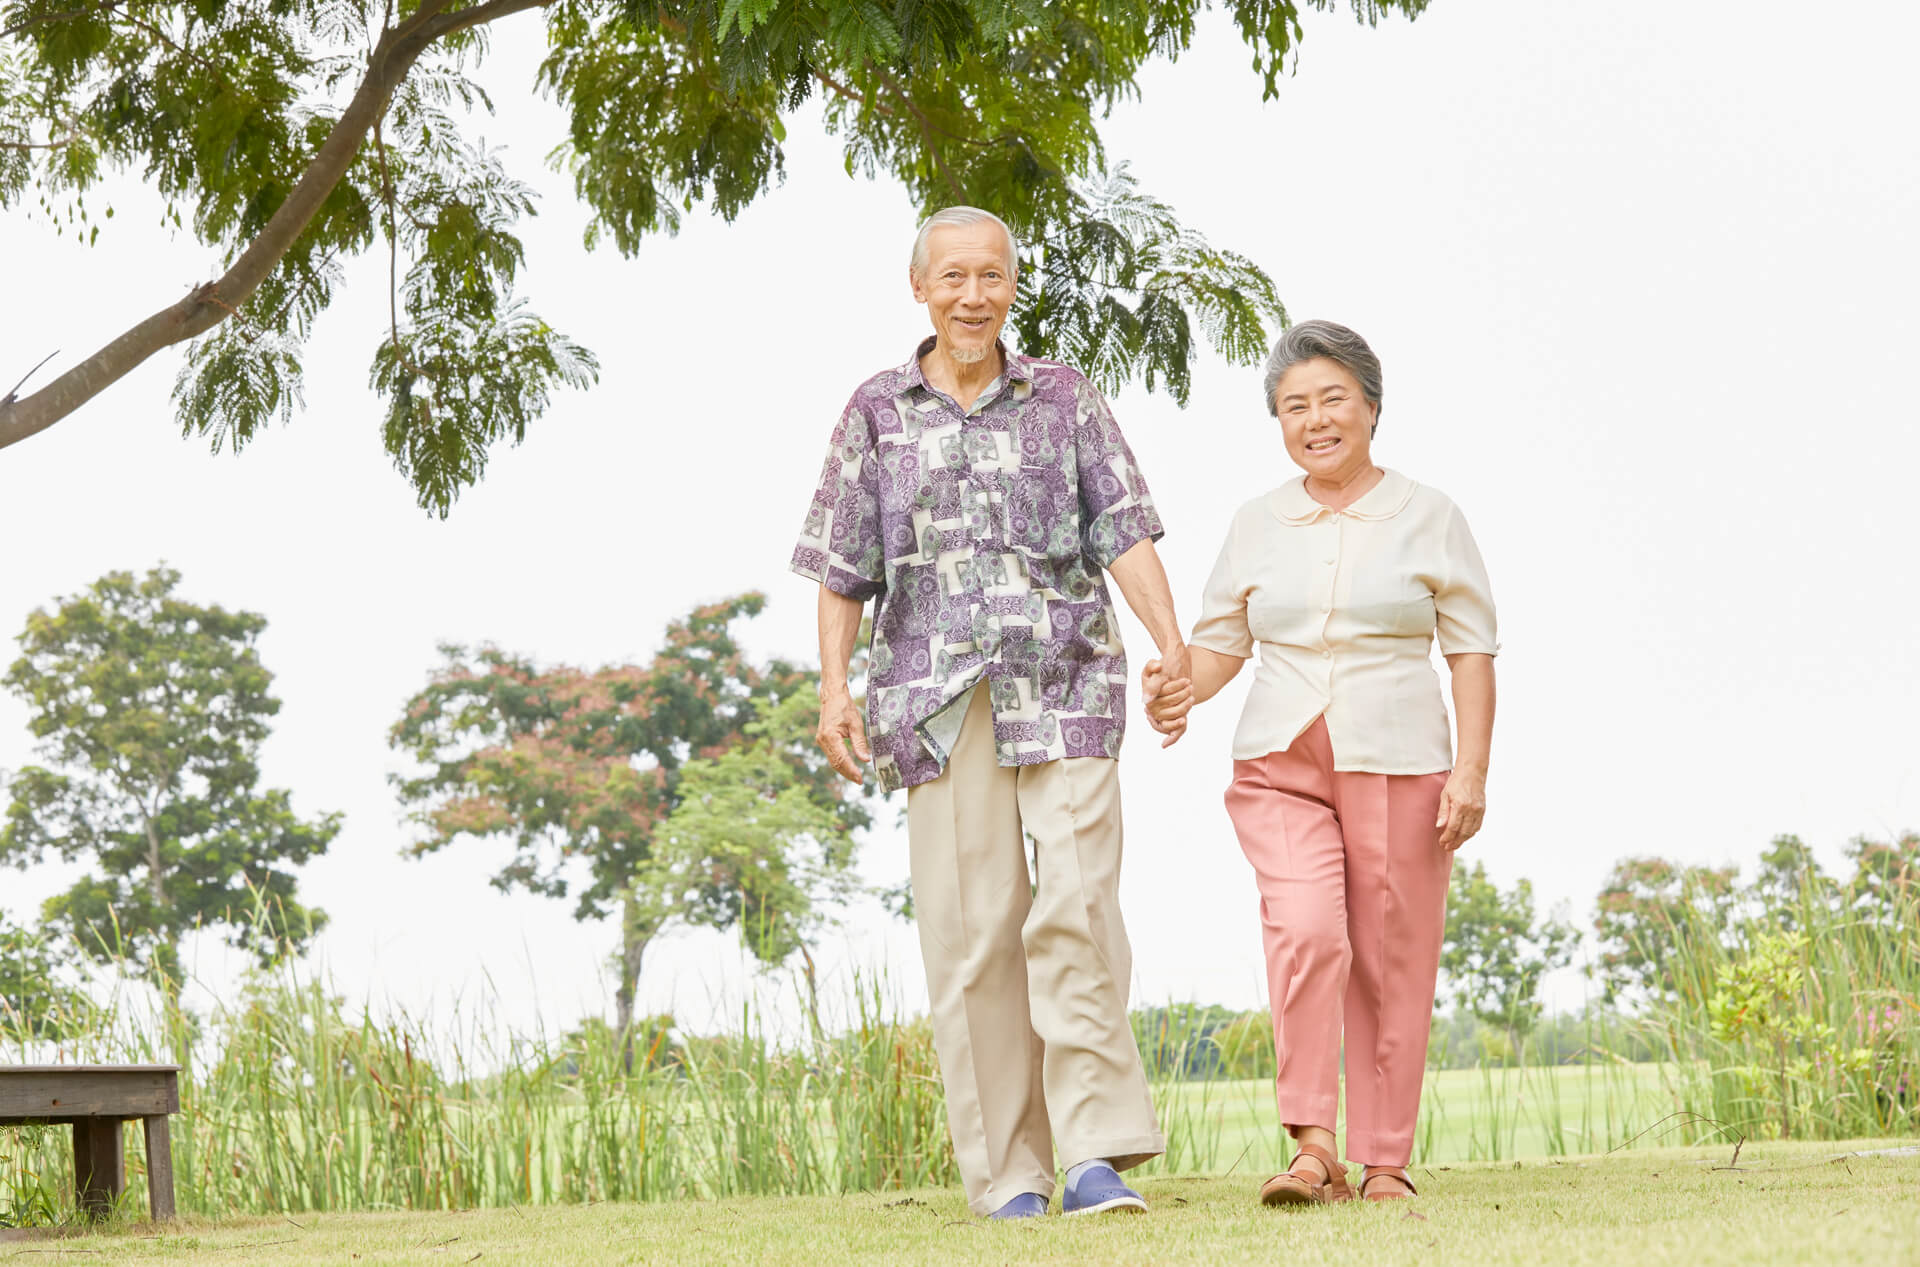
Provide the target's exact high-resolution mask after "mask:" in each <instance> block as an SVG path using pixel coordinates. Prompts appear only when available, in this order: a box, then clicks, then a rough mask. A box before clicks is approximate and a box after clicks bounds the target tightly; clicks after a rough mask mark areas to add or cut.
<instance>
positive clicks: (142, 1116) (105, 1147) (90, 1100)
mask: <svg viewBox="0 0 1920 1267" xmlns="http://www.w3.org/2000/svg"><path fill="white" fill-rule="evenodd" d="M179 1111H180V1066H178V1065H0V1126H28V1125H43V1124H44V1125H59V1124H71V1125H72V1127H73V1181H74V1187H75V1190H76V1192H75V1195H76V1196H77V1197H78V1198H79V1202H80V1208H81V1209H82V1210H84V1211H85V1212H86V1213H87V1214H89V1215H91V1216H93V1217H95V1218H98V1217H99V1216H101V1215H103V1214H105V1213H107V1211H108V1210H110V1209H112V1208H113V1203H114V1202H115V1201H116V1200H117V1199H118V1198H119V1196H120V1194H121V1193H123V1192H125V1191H126V1189H127V1174H126V1158H125V1157H124V1155H123V1152H122V1141H123V1139H124V1135H123V1132H122V1131H121V1123H123V1122H130V1121H133V1120H134V1119H135V1118H138V1119H139V1120H140V1122H141V1124H142V1125H143V1126H144V1127H145V1128H146V1136H147V1202H148V1208H149V1209H150V1210H151V1211H152V1214H153V1217H154V1218H156V1219H170V1218H172V1217H173V1139H172V1136H171V1135H169V1134H168V1128H167V1115H168V1114H171V1113H178V1112H179Z"/></svg>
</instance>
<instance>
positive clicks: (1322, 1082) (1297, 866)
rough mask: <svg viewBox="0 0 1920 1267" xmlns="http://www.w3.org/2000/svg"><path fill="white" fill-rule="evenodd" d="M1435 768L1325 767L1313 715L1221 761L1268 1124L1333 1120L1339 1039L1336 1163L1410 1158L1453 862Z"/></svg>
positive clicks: (1441, 779) (1329, 760) (1327, 760)
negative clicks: (1256, 919) (1256, 977)
mask: <svg viewBox="0 0 1920 1267" xmlns="http://www.w3.org/2000/svg"><path fill="white" fill-rule="evenodd" d="M1446 781H1447V775H1446V772H1445V771H1442V772H1440V773H1437V774H1366V773H1361V772H1355V771H1336V770H1335V769H1334V768H1333V746H1332V744H1331V742H1330V741H1329V740H1328V738H1327V726H1326V722H1325V720H1324V719H1323V720H1320V721H1316V722H1314V723H1313V725H1312V726H1310V727H1308V728H1307V730H1306V732H1305V733H1304V734H1302V735H1301V736H1300V737H1299V738H1298V739H1295V740H1294V741H1293V744H1292V745H1291V746H1290V747H1289V748H1288V749H1287V750H1286V751H1285V752H1270V753H1268V754H1267V755H1266V756H1264V757H1261V758H1259V759H1258V760H1255V761H1236V762H1234V763H1233V785H1232V786H1231V787H1229V788H1228V789H1227V812H1228V813H1229V814H1230V815H1232V817H1233V826H1234V830H1235V831H1236V832H1237V833H1238V834H1239V836H1240V847H1241V848H1242V849H1243V850H1245V851H1246V855H1247V861H1249V862H1251V863H1252V864H1253V870H1254V874H1255V875H1256V876H1257V877H1258V878H1259V883H1260V926H1261V929H1262V931H1263V932H1264V933H1265V937H1266V951H1267V989H1268V991H1269V993H1270V994H1271V996H1272V1003H1273V1046H1274V1053H1275V1055H1276V1056H1277V1058H1278V1060H1279V1076H1278V1078H1277V1079H1276V1080H1275V1098H1276V1099H1277V1100H1278V1102H1279V1106H1280V1120H1281V1121H1282V1122H1284V1123H1285V1124H1286V1125H1287V1126H1288V1127H1289V1128H1290V1129H1293V1130H1295V1131H1296V1132H1297V1130H1298V1128H1299V1127H1302V1126H1321V1127H1325V1128H1327V1129H1328V1130H1332V1129H1333V1127H1334V1121H1335V1117H1336V1113H1337V1109H1338V1095H1339V1089H1340V1082H1339V1079H1340V1066H1341V1047H1342V1038H1343V1037H1344V1039H1345V1050H1346V1062H1345V1063H1346V1075H1347V1159H1348V1160H1349V1161H1357V1162H1363V1163H1366V1164H1369V1165H1375V1166H1404V1165H1406V1164H1407V1162H1408V1161H1409V1160H1410V1159H1411V1157H1412V1155H1413V1132H1414V1124H1415V1122H1416V1120H1417V1119H1418V1117H1419V1115H1420V1083H1421V1077H1422V1075H1423V1073H1424V1072H1425V1070H1426V1063H1427V1030H1428V1027H1429V1026H1430V1025H1431V1023H1432V1021H1433V990H1434V978H1435V977H1436V976H1437V975H1438V973H1439V969H1440V941H1441V938H1442V936H1443V935H1444V933H1445V931H1446V918H1447V881H1448V878H1449V876H1450V875H1451V873H1452V870H1453V855H1452V854H1451V853H1449V852H1447V851H1446V850H1443V849H1441V848H1440V843H1439V832H1438V831H1437V830H1436V829H1435V828H1434V825H1433V820H1434V816H1435V815H1436V814H1437V813H1438V812H1439V806H1440V790H1441V789H1442V788H1443V787H1445V786H1446Z"/></svg>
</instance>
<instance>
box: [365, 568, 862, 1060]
mask: <svg viewBox="0 0 1920 1267" xmlns="http://www.w3.org/2000/svg"><path fill="white" fill-rule="evenodd" d="M765 604H766V599H765V598H764V596H762V595H760V594H757V593H752V594H743V595H740V596H738V597H735V598H731V599H728V600H726V601H724V602H719V603H714V604H711V605H709V606H705V607H700V608H697V609H696V610H694V611H693V612H692V613H690V614H689V615H688V616H687V617H686V618H685V619H683V620H677V621H675V622H673V624H671V625H670V626H669V627H668V629H667V636H666V645H665V646H664V647H662V648H661V650H660V651H659V652H658V653H657V654H656V655H655V656H654V658H653V659H652V660H651V661H650V662H649V663H646V664H638V665H633V664H623V665H609V666H606V667H603V668H599V669H593V670H583V669H578V668H573V667H570V666H555V667H549V668H541V667H539V666H537V665H535V664H534V663H533V662H532V661H531V660H529V659H526V658H525V657H522V656H516V655H512V654H509V653H507V652H504V651H501V650H499V649H498V648H493V647H483V648H481V649H480V650H479V651H478V652H468V651H466V650H465V649H463V648H460V647H447V648H444V649H443V650H444V653H445V656H446V662H445V664H444V665H443V667H442V668H440V669H439V670H438V671H436V672H435V673H434V675H433V679H432V681H430V682H429V683H428V685H427V686H426V687H425V688H424V689H423V690H421V691H420V692H419V693H418V694H416V695H415V696H414V697H413V698H412V699H411V700H410V701H408V703H407V705H406V707H405V710H404V713H403V715H402V717H401V719H400V721H398V722H397V723H395V725H394V727H393V730H392V735H391V738H392V742H393V745H394V746H395V747H396V748H399V749H401V750H403V751H405V752H407V753H408V754H409V755H410V756H412V757H413V758H414V759H415V760H416V761H418V762H419V763H421V766H422V767H423V769H422V772H421V773H419V774H417V775H412V776H405V777H398V778H396V779H395V785H396V788H397V790H398V792H399V795H400V799H401V801H402V802H403V803H404V804H405V805H406V806H408V807H409V810H410V812H411V815H412V817H413V821H414V822H415V824H416V825H417V826H418V827H419V829H420V834H419V835H418V837H417V838H416V840H415V842H414V844H413V845H412V849H411V851H412V853H413V854H414V855H416V856H418V855H421V854H426V853H431V852H434V851H437V850H440V849H444V848H446V847H447V846H448V845H451V844H453V843H454V842H455V841H457V840H461V839H482V838H488V837H494V838H501V839H504V840H507V841H510V842H511V844H512V846H513V853H512V856H511V857H510V858H509V860H508V861H507V863H506V865H504V866H503V867H502V868H501V869H500V871H499V872H498V873H497V874H496V875H495V876H494V878H493V884H494V886H495V887H496V888H499V889H501V890H502V891H506V892H511V891H513V890H515V889H524V890H526V891H528V892H531V893H536V894H540V895H542V896H546V897H553V898H565V897H569V896H571V897H573V899H574V913H575V915H576V917H577V918H580V919H583V920H584V919H597V918H602V917H604V916H607V915H611V914H617V915H618V916H619V918H620V928H621V939H620V949H619V953H618V955H617V956H616V959H615V967H616V974H617V979H618V982H619V986H618V991H617V994H616V1002H617V1006H618V1024H619V1026H620V1028H621V1030H622V1031H623V1032H624V1031H626V1030H627V1029H628V1027H629V1025H630V1024H631V1022H632V1019H633V998H634V988H635V985H636V983H637V981H638V979H639V975H640V967H641V962H642V959H643V957H644V956H645V953H646V949H647V946H648V945H649V944H650V943H651V942H652V940H653V938H654V937H656V936H657V935H658V934H659V933H660V932H661V931H662V930H664V929H665V928H666V927H668V926H669V925H670V924H672V923H675V922H680V923H686V924H698V925H705V926H708V927H714V928H730V927H737V928H739V929H740V931H741V932H742V934H743V935H744V936H745V937H746V940H747V944H748V946H749V947H750V948H751V949H752V950H753V951H754V952H755V953H756V954H758V955H759V956H760V957H761V958H763V959H765V960H768V961H772V962H777V961H778V960H779V959H781V958H784V957H785V956H786V955H787V954H788V953H790V952H791V951H792V950H794V949H795V948H797V947H798V946H799V945H800V944H801V943H802V942H803V941H804V939H805V938H806V937H807V936H808V934H809V933H810V931H811V929H812V928H813V927H814V926H815V925H816V923H817V919H818V915H819V909H820V908H819V903H821V902H824V901H826V900H829V899H831V897H832V896H833V894H834V893H835V892H836V891H837V889H838V888H839V887H840V885H841V882H842V880H843V879H844V873H845V868H846V866H847V864H848V863H849V862H850V861H851V858H852V852H853V851H852V833H853V832H854V831H855V830H857V829H859V828H861V827H864V826H866V825H867V823H868V821H869V814H868V810H867V807H866V804H865V802H864V801H863V800H862V799H861V798H859V797H857V796H853V797H849V796H844V795H843V794H842V791H841V789H842V787H843V786H844V785H843V784H842V783H841V782H840V780H839V779H838V778H836V777H835V776H834V774H833V772H832V771H831V770H830V769H828V768H827V765H826V762H825V760H824V759H823V758H822V757H821V756H820V754H819V753H818V752H817V751H816V750H815V749H814V748H813V746H812V744H811V743H810V742H809V739H810V736H811V727H810V726H809V725H807V724H806V720H807V717H808V714H807V713H806V711H805V710H806V709H808V708H811V707H812V706H813V701H814V690H813V686H814V684H815V683H816V682H817V681H818V674H817V673H814V672H810V671H807V670H803V669H800V668H797V667H796V666H794V665H792V664H789V663H787V662H785V661H779V660H775V661H772V662H770V663H767V664H764V665H755V664H753V663H751V662H750V661H748V659H747V658H746V656H745V655H744V654H743V653H742V652H741V650H740V646H739V642H738V640H737V638H736V635H735V630H734V623H735V622H736V621H737V620H740V619H742V618H745V617H751V616H753V615H755V614H757V613H758V612H759V611H760V610H761V609H762V608H763V607H764V606H765ZM796 710H799V711H796ZM569 863H580V864H584V865H583V866H582V867H581V868H580V869H581V870H582V871H584V875H581V874H578V873H574V872H571V871H570V868H569V865H568V864H569Z"/></svg>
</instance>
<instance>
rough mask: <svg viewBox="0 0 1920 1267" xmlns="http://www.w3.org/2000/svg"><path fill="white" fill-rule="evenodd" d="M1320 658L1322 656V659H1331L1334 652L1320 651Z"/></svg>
mask: <svg viewBox="0 0 1920 1267" xmlns="http://www.w3.org/2000/svg"><path fill="white" fill-rule="evenodd" d="M1320 658H1321V659H1322V660H1331V659H1333V652H1331V651H1322V652H1321V653H1320Z"/></svg>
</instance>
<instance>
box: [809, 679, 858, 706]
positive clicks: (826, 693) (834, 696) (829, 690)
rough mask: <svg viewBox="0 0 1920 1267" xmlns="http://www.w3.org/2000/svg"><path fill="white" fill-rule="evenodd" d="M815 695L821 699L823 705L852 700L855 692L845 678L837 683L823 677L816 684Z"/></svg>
mask: <svg viewBox="0 0 1920 1267" xmlns="http://www.w3.org/2000/svg"><path fill="white" fill-rule="evenodd" d="M814 693H815V694H816V695H818V696H819V697H820V702H821V703H822V704H826V703H829V702H832V701H834V700H839V699H851V698H852V697H853V692H852V690H851V689H850V688H849V687H848V686H847V683H846V679H844V678H842V679H840V680H839V681H837V682H836V681H829V680H828V679H827V678H824V677H823V678H821V679H820V680H819V682H817V683H815V685H814Z"/></svg>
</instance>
